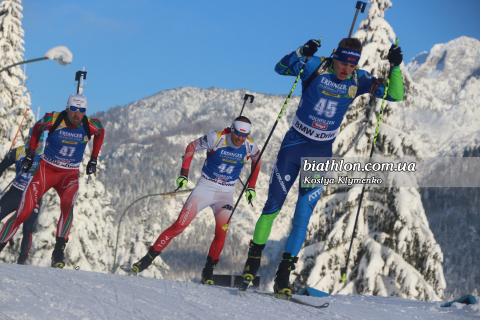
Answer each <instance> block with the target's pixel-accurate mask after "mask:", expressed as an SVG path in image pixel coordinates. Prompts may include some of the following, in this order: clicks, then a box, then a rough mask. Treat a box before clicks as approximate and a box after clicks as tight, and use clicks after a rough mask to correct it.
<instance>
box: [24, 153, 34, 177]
mask: <svg viewBox="0 0 480 320" xmlns="http://www.w3.org/2000/svg"><path fill="white" fill-rule="evenodd" d="M33 158H35V151H33V152H32V151H30V152H28V153H27V155H26V156H25V158H24V159H23V160H22V163H21V167H22V168H21V169H22V172H23V173H27V172H28V171H29V170H30V168H31V167H32V165H33Z"/></svg>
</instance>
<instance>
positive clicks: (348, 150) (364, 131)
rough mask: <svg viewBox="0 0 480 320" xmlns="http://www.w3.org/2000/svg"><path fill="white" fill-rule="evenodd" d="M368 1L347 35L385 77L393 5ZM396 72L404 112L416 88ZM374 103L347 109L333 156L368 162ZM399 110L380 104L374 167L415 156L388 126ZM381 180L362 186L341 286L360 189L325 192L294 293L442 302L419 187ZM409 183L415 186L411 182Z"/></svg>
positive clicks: (366, 64) (364, 63) (363, 100)
mask: <svg viewBox="0 0 480 320" xmlns="http://www.w3.org/2000/svg"><path fill="white" fill-rule="evenodd" d="M369 2H370V3H371V6H370V7H369V9H368V14H367V18H366V19H365V20H363V21H362V22H361V23H360V27H359V30H358V31H357V32H356V33H355V34H354V35H353V37H355V38H358V39H360V41H361V42H362V44H363V45H364V49H363V51H362V58H361V60H360V62H359V66H360V67H361V68H362V69H365V70H367V71H369V72H370V73H372V74H373V75H374V76H375V77H378V78H386V76H387V75H388V71H389V68H390V66H389V63H388V60H387V55H388V49H389V48H390V46H391V43H392V42H393V41H395V38H396V35H395V33H394V31H393V28H392V27H391V26H390V25H389V24H388V23H387V22H386V21H385V20H384V14H385V11H386V10H387V9H388V8H389V7H391V6H392V3H391V1H390V0H370V1H369ZM391 41H392V42H391ZM402 73H403V75H404V85H405V92H406V94H405V101H404V102H403V103H402V105H401V107H404V108H408V106H409V105H410V104H412V103H413V98H412V93H413V92H414V90H415V88H414V87H413V86H412V81H411V78H410V76H409V74H408V71H407V70H406V68H405V67H404V66H403V64H402ZM381 104H382V99H378V98H374V97H371V96H369V95H363V96H361V97H360V98H357V99H356V100H355V101H354V102H353V103H352V105H351V106H350V108H349V111H348V112H347V115H346V118H345V120H344V122H343V123H342V126H341V131H340V133H339V135H338V137H337V140H336V141H335V144H334V154H335V155H336V156H340V157H349V158H361V157H368V156H369V154H370V150H371V147H372V140H373V137H374V134H375V127H376V124H377V120H378V114H379V112H380V108H381ZM398 107H399V104H395V103H389V102H386V103H385V108H384V115H383V118H382V123H381V125H380V131H379V134H378V140H377V142H376V145H375V151H374V157H373V161H375V160H376V159H377V161H379V160H381V159H383V160H385V159H389V160H394V159H401V158H403V157H405V156H410V157H416V156H418V153H419V150H418V147H417V146H416V145H415V142H414V141H413V139H411V138H410V136H409V135H408V134H407V133H405V132H402V131H401V130H399V129H398V127H399V126H398V125H397V124H396V123H390V122H389V121H388V115H389V114H391V113H394V112H395V108H398ZM376 176H377V177H378V175H377V174H376ZM381 178H383V180H384V181H387V182H388V186H390V187H385V188H378V187H376V188H374V187H371V186H369V185H367V188H366V190H365V194H364V197H363V202H362V208H361V211H360V216H359V220H358V225H357V229H356V233H355V238H354V241H353V246H352V253H351V255H350V261H349V264H348V270H347V278H348V280H347V281H346V282H345V283H341V282H340V277H341V274H340V273H341V272H340V269H341V267H343V266H344V265H345V263H346V256H347V252H348V247H349V244H350V241H351V237H352V232H353V226H354V222H355V217H356V214H357V208H358V204H359V200H360V193H361V190H362V186H361V185H359V186H354V187H350V188H346V187H344V186H342V187H341V188H340V187H338V186H328V187H326V188H325V190H324V195H323V197H322V199H321V200H320V201H319V203H318V205H317V208H316V209H315V211H314V214H313V216H312V219H311V223H310V227H309V232H308V234H307V240H306V243H305V248H304V249H303V252H301V253H300V257H301V261H299V264H298V268H297V270H296V272H297V273H298V276H297V278H296V280H295V282H294V286H295V287H296V288H297V289H298V288H300V287H302V286H305V285H308V286H311V287H315V288H317V289H320V290H323V291H326V292H330V293H344V294H346V293H352V294H371V295H382V296H387V295H393V296H400V297H406V298H413V299H418V300H426V301H432V300H440V299H442V298H443V291H444V288H445V286H446V284H445V279H444V275H443V269H442V265H441V264H442V261H443V254H442V251H441V249H440V246H439V245H438V244H437V243H436V241H435V239H434V236H433V233H432V232H431V231H430V229H429V224H428V221H427V218H426V216H425V211H424V208H423V205H422V202H421V198H420V194H419V191H418V187H396V186H398V185H399V184H398V181H397V180H396V179H397V177H394V176H392V175H387V174H384V175H383V176H381ZM410 179H412V180H413V181H415V178H414V177H413V176H411V177H410Z"/></svg>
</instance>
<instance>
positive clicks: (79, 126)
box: [0, 94, 104, 268]
mask: <svg viewBox="0 0 480 320" xmlns="http://www.w3.org/2000/svg"><path fill="white" fill-rule="evenodd" d="M86 111H87V98H86V97H85V96H83V95H81V94H72V95H71V96H70V97H69V98H68V101H67V108H66V110H65V111H62V112H54V113H47V114H45V116H44V117H43V118H42V119H40V120H39V121H38V122H37V123H36V124H35V126H34V127H33V132H32V137H31V138H30V150H32V151H29V153H28V154H27V155H26V156H25V159H24V160H23V161H22V164H21V166H22V169H21V170H22V172H28V170H29V169H30V167H31V166H32V163H33V160H34V157H35V146H36V145H37V142H38V140H39V138H40V135H41V134H42V132H43V131H49V134H48V138H47V140H46V146H45V151H44V153H43V155H42V158H41V160H40V162H39V164H38V165H37V167H36V169H35V171H34V172H33V174H32V176H31V178H30V181H29V182H28V185H27V187H26V189H25V192H24V193H23V196H22V200H21V203H20V206H19V207H18V209H17V212H16V214H15V215H13V216H12V217H11V218H10V220H8V221H7V222H6V223H5V225H4V226H3V229H2V231H1V232H0V251H1V250H2V249H3V248H4V247H5V245H6V244H7V242H8V241H9V240H10V239H11V238H12V237H13V235H14V234H15V233H16V232H17V230H18V227H19V226H20V225H21V224H22V223H23V222H24V221H26V220H27V219H28V217H29V216H30V213H31V212H32V210H33V208H34V207H35V205H36V204H37V202H38V201H39V200H40V199H41V198H42V196H43V195H44V194H45V193H46V192H47V191H48V190H50V189H51V188H55V190H56V191H57V193H58V195H59V197H60V210H61V216H60V219H59V220H58V224H57V234H56V243H55V249H54V250H53V253H52V267H55V268H63V267H64V266H65V261H64V250H65V243H66V242H67V241H68V233H69V232H70V228H71V226H72V220H73V205H74V204H75V201H76V199H77V194H78V183H79V182H78V175H79V168H80V163H81V162H82V158H83V153H84V151H85V147H86V146H87V142H88V141H89V139H90V137H91V136H94V140H93V150H92V155H91V158H90V161H89V162H88V165H87V174H92V173H95V172H96V171H97V157H98V154H99V152H100V148H101V146H102V143H103V137H104V130H103V127H102V124H101V123H100V121H99V120H97V119H90V118H88V117H85V113H86Z"/></svg>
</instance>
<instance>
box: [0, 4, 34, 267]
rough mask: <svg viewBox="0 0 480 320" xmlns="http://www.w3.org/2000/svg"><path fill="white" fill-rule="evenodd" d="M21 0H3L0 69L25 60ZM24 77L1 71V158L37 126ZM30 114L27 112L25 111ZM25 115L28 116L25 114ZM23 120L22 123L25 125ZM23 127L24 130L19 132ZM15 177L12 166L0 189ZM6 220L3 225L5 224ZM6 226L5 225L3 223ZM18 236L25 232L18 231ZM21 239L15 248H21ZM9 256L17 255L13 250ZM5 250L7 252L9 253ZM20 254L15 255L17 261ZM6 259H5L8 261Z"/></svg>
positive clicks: (15, 70)
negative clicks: (34, 125) (30, 108)
mask: <svg viewBox="0 0 480 320" xmlns="http://www.w3.org/2000/svg"><path fill="white" fill-rule="evenodd" d="M20 3H21V1H20V0H4V1H2V2H0V69H3V68H5V67H7V66H9V65H12V64H14V63H17V62H21V61H23V52H24V51H25V49H24V48H23V43H24V41H23V39H22V37H23V36H24V32H23V29H22V23H21V19H22V17H23V16H22V12H21V11H22V9H23V8H22V6H21V4H20ZM25 80H26V77H25V74H24V72H23V71H22V69H21V68H20V67H19V66H15V67H11V68H9V69H8V70H5V71H2V72H0V157H1V158H2V159H3V158H4V157H5V156H6V155H7V153H8V152H9V150H10V148H11V147H12V142H13V140H14V139H15V135H16V134H17V132H18V135H17V137H16V139H15V144H14V145H13V148H16V147H19V146H22V145H24V144H25V139H26V138H27V136H28V130H29V129H30V128H31V127H32V126H33V124H34V120H35V118H34V114H33V112H32V111H31V110H28V111H27V108H28V107H29V105H30V95H29V93H28V91H27V89H26V87H25ZM26 111H27V112H26ZM25 112H26V114H25ZM24 115H25V119H24ZM22 120H23V123H22ZM20 124H21V128H20V130H19V127H20ZM14 177H15V170H14V169H13V167H12V168H11V169H9V170H7V171H5V172H4V174H3V175H2V177H1V179H0V189H1V190H3V189H4V188H5V187H6V186H7V185H8V184H9V183H10V181H12V180H13V178H14ZM6 219H8V218H5V219H4V221H3V222H5V221H6ZM2 225H3V224H2ZM18 234H19V235H21V234H22V231H21V230H19V233H18ZM20 239H21V237H19V238H18V239H17V240H16V246H20ZM6 250H10V251H11V252H10V253H15V251H14V250H11V248H10V247H7V248H6ZM6 250H4V251H6ZM10 256H11V255H10V254H7V255H6V256H5V254H4V255H3V256H2V257H1V258H0V261H10V260H9V259H10V258H8V257H10ZM17 257H18V254H17V253H15V259H16V258H17ZM5 259H6V260H5Z"/></svg>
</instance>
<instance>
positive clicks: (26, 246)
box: [17, 199, 42, 264]
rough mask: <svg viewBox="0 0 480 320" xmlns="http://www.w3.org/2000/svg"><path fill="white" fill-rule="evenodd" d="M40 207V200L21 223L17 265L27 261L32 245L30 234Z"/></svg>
mask: <svg viewBox="0 0 480 320" xmlns="http://www.w3.org/2000/svg"><path fill="white" fill-rule="evenodd" d="M41 205H42V199H40V201H39V202H38V203H37V204H36V205H35V209H33V212H32V213H31V214H30V217H29V218H28V219H27V221H25V222H24V223H23V238H22V243H21V246H20V256H19V257H18V261H17V263H18V264H25V262H26V261H27V259H28V253H29V252H30V246H31V245H32V233H33V227H34V225H35V222H36V221H37V218H38V214H39V212H40V207H41Z"/></svg>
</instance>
